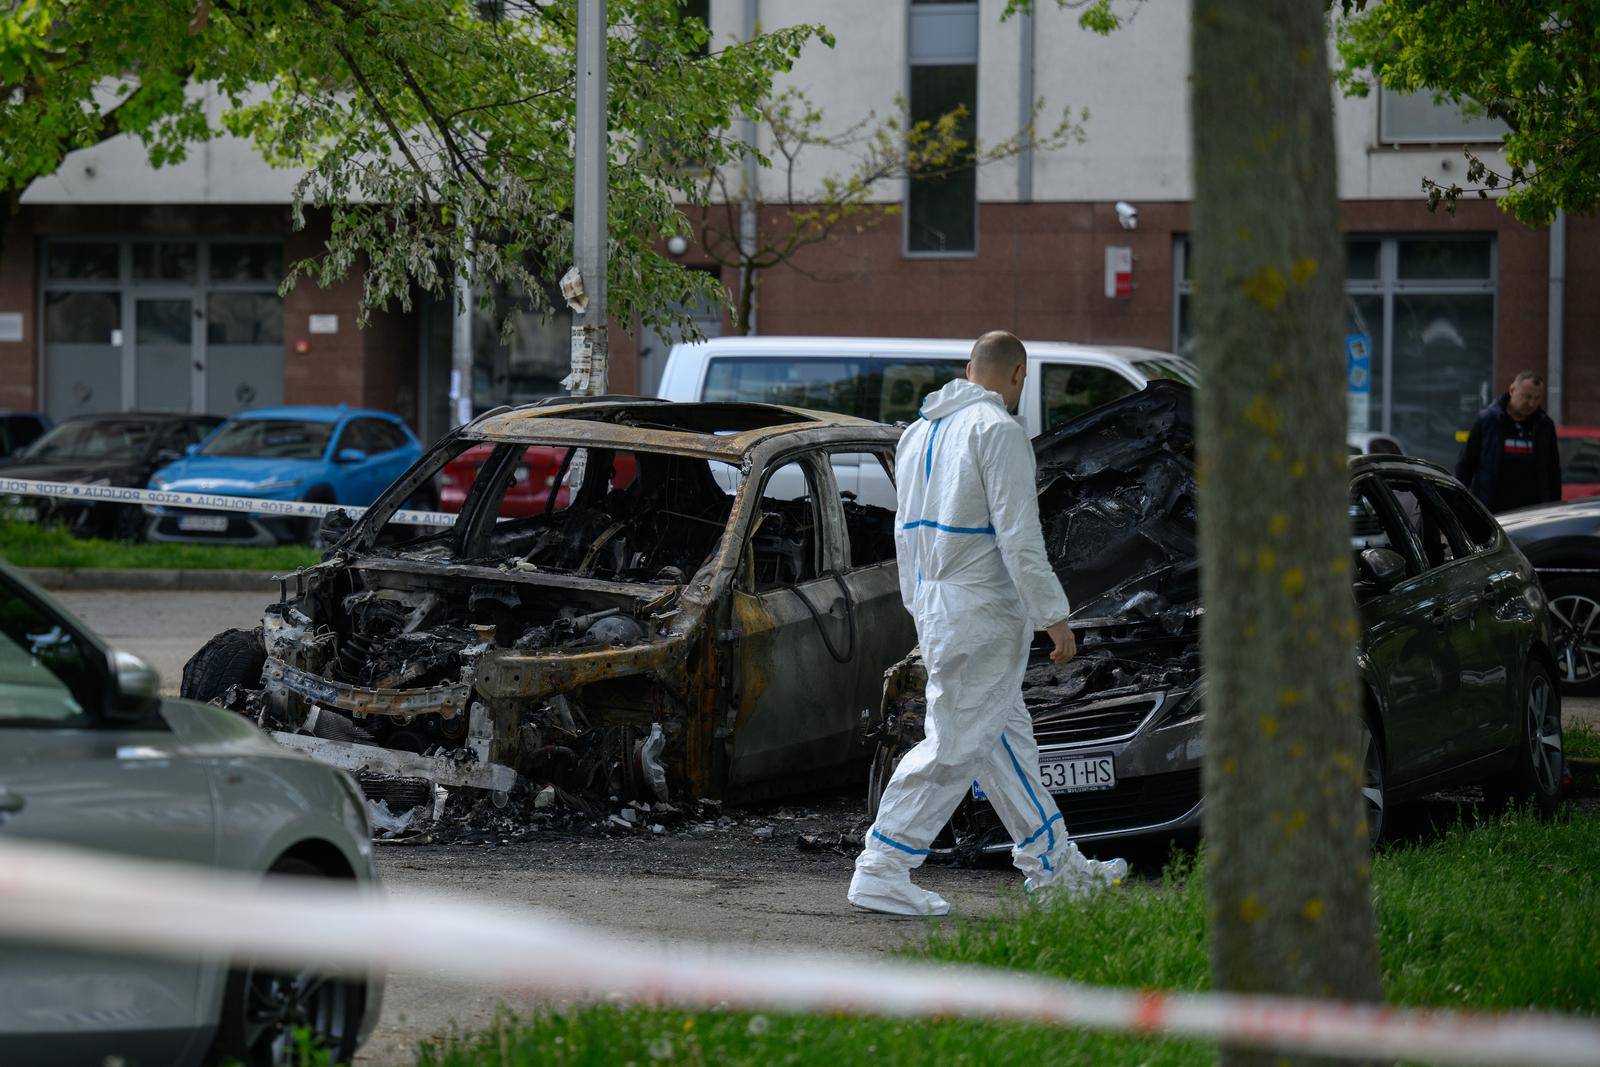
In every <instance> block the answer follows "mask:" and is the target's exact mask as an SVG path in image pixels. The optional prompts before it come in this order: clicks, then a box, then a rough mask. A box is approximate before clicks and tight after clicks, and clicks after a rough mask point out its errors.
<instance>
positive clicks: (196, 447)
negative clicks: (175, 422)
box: [183, 441, 200, 456]
mask: <svg viewBox="0 0 1600 1067" xmlns="http://www.w3.org/2000/svg"><path fill="white" fill-rule="evenodd" d="M183 454H184V455H186V456H198V455H199V454H200V443H199V442H198V441H197V442H195V443H194V444H192V445H185V446H184V449H183Z"/></svg>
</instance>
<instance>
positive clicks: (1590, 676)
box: [1544, 574, 1600, 696]
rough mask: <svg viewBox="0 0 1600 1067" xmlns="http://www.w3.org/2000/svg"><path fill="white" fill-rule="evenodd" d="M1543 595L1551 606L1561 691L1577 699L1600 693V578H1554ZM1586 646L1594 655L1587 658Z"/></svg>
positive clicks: (1571, 576)
mask: <svg viewBox="0 0 1600 1067" xmlns="http://www.w3.org/2000/svg"><path fill="white" fill-rule="evenodd" d="M1544 594H1545V599H1546V600H1547V601H1548V602H1549V605H1550V624H1551V627H1552V628H1553V629H1554V630H1555V631H1556V633H1555V634H1554V635H1553V636H1554V637H1555V639H1556V667H1557V668H1558V669H1559V670H1560V672H1561V688H1562V689H1564V690H1566V691H1567V692H1568V693H1571V694H1573V695H1574V696H1592V695H1594V694H1595V693H1600V576H1592V575H1586V574H1568V575H1563V576H1561V577H1558V578H1551V579H1550V580H1549V581H1547V582H1545V583H1544ZM1574 630H1576V633H1574ZM1569 641H1571V642H1572V644H1571V645H1570V646H1569V644H1568V642H1569ZM1585 645H1587V646H1588V647H1589V648H1591V649H1593V650H1594V651H1592V652H1588V653H1587V654H1586V653H1585V649H1584V646H1585Z"/></svg>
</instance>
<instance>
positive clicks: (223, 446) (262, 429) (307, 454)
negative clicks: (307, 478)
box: [200, 419, 333, 459]
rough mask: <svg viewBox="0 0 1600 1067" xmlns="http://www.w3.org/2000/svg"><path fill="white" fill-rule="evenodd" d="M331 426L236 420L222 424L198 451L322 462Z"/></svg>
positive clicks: (300, 420) (311, 423) (320, 423)
mask: <svg viewBox="0 0 1600 1067" xmlns="http://www.w3.org/2000/svg"><path fill="white" fill-rule="evenodd" d="M331 436H333V423H331V422H311V421H308V420H306V419H239V420H237V421H235V422H230V423H227V424H225V425H224V426H223V427H222V429H220V430H218V431H217V432H216V433H215V434H214V435H213V436H212V438H211V439H210V440H209V441H207V442H206V443H205V444H204V445H203V446H201V448H200V454H201V455H203V456H269V457H273V458H276V459H321V458H322V453H323V452H324V451H325V450H326V449H327V447H328V438H329V437H331Z"/></svg>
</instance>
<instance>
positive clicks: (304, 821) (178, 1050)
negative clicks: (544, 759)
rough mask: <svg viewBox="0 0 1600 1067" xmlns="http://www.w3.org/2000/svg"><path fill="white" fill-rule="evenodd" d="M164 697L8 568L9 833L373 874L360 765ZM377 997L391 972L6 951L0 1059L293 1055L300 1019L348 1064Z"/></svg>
mask: <svg viewBox="0 0 1600 1067" xmlns="http://www.w3.org/2000/svg"><path fill="white" fill-rule="evenodd" d="M160 688H161V681H160V679H159V678H158V677H157V676H156V674H155V672H154V671H152V670H151V669H150V668H149V667H148V666H146V665H145V664H144V663H143V662H142V661H141V660H139V659H138V658H137V657H135V656H132V655H130V654H128V653H126V652H119V651H116V650H114V649H109V648H107V647H106V646H105V645H104V644H102V643H101V642H100V640H99V639H98V638H97V637H95V635H94V634H93V633H92V632H91V631H90V630H89V629H88V628H86V627H85V626H84V625H83V624H82V623H80V622H79V621H78V620H77V619H74V618H73V617H72V616H71V615H70V614H68V613H67V612H66V611H64V610H62V609H61V607H60V606H59V605H58V604H56V603H55V602H54V601H53V600H51V598H50V597H49V596H48V595H46V594H45V593H44V592H43V591H41V590H39V589H38V588H36V587H34V586H33V585H32V584H30V583H29V582H28V581H26V580H25V579H23V578H22V577H20V576H19V575H17V574H16V573H15V572H14V571H12V570H10V569H9V568H7V567H5V566H4V565H3V564H0V836H4V837H8V838H18V839H25V840H33V841H41V842H51V843H54V844H60V845H69V846H72V847H75V848H83V849H91V850H95V851H103V852H112V853H121V854H123V855H130V856H136V857H139V858H140V859H144V860H153V861H158V862H164V863H182V864H191V865H196V866H198V867H200V868H212V869H217V870H223V871H235V872H240V871H242V872H252V873H256V874H266V873H275V874H282V875H299V876H304V877H312V878H330V879H336V880H341V881H351V882H359V883H364V884H366V885H368V886H371V885H374V884H375V883H376V881H377V873H376V870H375V868H374V865H373V857H372V843H371V841H370V840H369V833H370V831H369V828H368V826H367V815H366V807H365V805H364V803H363V800H362V795H361V792H360V791H359V790H358V789H357V787H356V784H355V782H353V781H352V780H351V779H350V777H349V776H348V775H347V774H345V773H343V772H342V771H337V770H334V769H332V768H329V767H323V766H320V765H318V764H316V763H313V762H312V761H311V760H308V759H306V758H305V757H303V756H301V755H299V754H297V753H294V752H290V751H288V750H286V749H284V748H283V747H281V746H279V745H275V744H273V743H272V742H271V741H268V740H267V739H266V737H265V736H264V735H263V734H262V733H261V731H259V730H257V729H255V728H254V727H252V726H251V725H250V724H249V723H247V722H245V721H244V720H243V719H241V718H239V717H238V716H237V715H233V714H230V713H229V712H226V711H223V710H221V709H219V708H213V707H207V706H205V705H202V704H196V703H193V702H191V701H187V700H172V699H163V698H162V697H161V696H160ZM126 919H127V921H128V922H130V923H138V922H141V921H142V916H140V915H139V914H137V913H134V912H130V913H129V914H128V915H127V916H126ZM291 921H292V919H291ZM382 996H383V975H382V974H381V973H372V974H368V975H365V976H360V975H346V976H343V977H329V976H324V975H320V974H318V973H316V972H314V971H307V972H301V973H283V972H281V971H279V970H276V969H273V968H268V967H264V966H259V965H257V964H255V963H254V962H253V961H249V960H235V961H233V962H232V966H230V965H229V961H228V960H227V959H225V958H219V957H215V956H213V957H209V958H205V959H201V958H196V957H182V958H179V957H174V958H172V959H160V958H155V957H147V956H139V955H134V954H128V953H119V952H114V951H106V952H94V951H83V950H76V949H67V948H60V947H50V946H44V945H26V944H16V943H7V944H6V945H5V946H4V949H3V950H0V1050H3V1054H0V1060H3V1061H4V1062H5V1063H7V1064H86V1063H93V1064H103V1063H112V1062H117V1063H130V1064H179V1065H186V1064H196V1063H200V1062H201V1061H202V1060H204V1061H206V1062H213V1063H215V1062H228V1063H241V1062H242V1063H243V1064H245V1065H248V1067H257V1065H261V1064H289V1063H299V1062H301V1060H300V1058H299V1056H298V1054H297V1047H298V1046H297V1044H296V1030H297V1029H302V1028H303V1029H304V1030H305V1031H306V1032H307V1033H308V1035H309V1037H310V1038H311V1039H312V1040H313V1041H315V1042H318V1043H320V1044H321V1046H322V1047H324V1048H325V1049H326V1050H327V1052H328V1054H329V1056H330V1057H331V1059H332V1061H333V1062H337V1063H348V1062H349V1061H350V1058H351V1057H352V1056H353V1055H354V1053H355V1051H356V1049H357V1047H358V1046H359V1045H360V1043H361V1042H362V1041H363V1040H365V1038H366V1037H367V1036H368V1035H369V1034H371V1033H372V1030H373V1027H374V1026H375V1025H376V1024H377V1021H378V1016H379V1014H380V1012H381V1009H382Z"/></svg>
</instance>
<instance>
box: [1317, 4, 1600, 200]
mask: <svg viewBox="0 0 1600 1067" xmlns="http://www.w3.org/2000/svg"><path fill="white" fill-rule="evenodd" d="M1337 2H1338V4H1339V6H1340V7H1341V8H1342V9H1343V13H1344V15H1345V16H1346V17H1344V18H1342V19H1340V20H1339V21H1338V47H1339V55H1340V60H1341V63H1340V67H1339V71H1338V76H1339V82H1340V84H1341V86H1342V87H1343V88H1344V90H1345V92H1347V93H1350V94H1353V95H1357V96H1365V95H1366V94H1367V93H1368V92H1370V91H1371V89H1372V87H1373V86H1374V85H1375V84H1381V85H1382V86H1383V87H1384V88H1386V89H1390V90H1394V91H1397V92H1430V93H1432V94H1433V96H1434V97H1435V99H1436V100H1438V101H1440V102H1447V103H1451V104H1455V105H1457V106H1459V107H1460V108H1462V110H1463V111H1465V112H1466V113H1468V114H1475V115H1489V116H1492V117H1494V118H1497V119H1500V120H1501V121H1502V122H1504V123H1505V124H1506V126H1507V131H1506V134H1505V137H1504V139H1503V140H1502V142H1501V144H1500V145H1499V148H1500V150H1501V151H1502V152H1503V153H1504V156H1505V163H1504V165H1503V166H1502V165H1501V164H1500V163H1499V161H1498V160H1494V159H1485V158H1484V157H1483V155H1482V154H1480V153H1479V152H1478V151H1475V150H1473V149H1471V148H1466V147H1464V148H1463V149H1462V151H1463V152H1464V154H1465V155H1466V157H1467V173H1466V185H1465V186H1462V185H1460V184H1458V183H1455V182H1451V183H1450V184H1448V185H1442V184H1440V183H1438V182H1435V181H1433V180H1432V179H1428V178H1425V179H1423V188H1424V189H1425V190H1426V192H1427V194H1428V202H1429V205H1430V206H1432V207H1437V206H1438V205H1439V204H1441V203H1443V204H1444V205H1445V206H1446V207H1447V208H1451V209H1453V208H1454V206H1455V203H1456V201H1457V200H1458V199H1460V198H1461V197H1463V196H1471V195H1477V196H1480V197H1488V196H1489V195H1490V193H1491V192H1493V191H1495V190H1501V191H1503V192H1504V194H1505V195H1504V196H1503V197H1502V198H1501V201H1500V202H1501V206H1502V207H1504V208H1505V209H1506V210H1507V211H1509V212H1511V213H1512V214H1513V215H1515V216H1516V217H1517V218H1518V219H1520V220H1521V221H1523V222H1526V223H1529V224H1533V225H1536V224H1540V223H1544V222H1548V221H1549V220H1550V218H1551V217H1552V216H1553V215H1554V214H1555V212H1556V210H1557V209H1558V208H1559V209H1565V210H1567V211H1571V212H1574V213H1587V212H1591V211H1594V210H1595V209H1596V208H1600V0H1543V2H1540V3H1531V2H1529V0H1384V2H1383V3H1381V4H1379V3H1374V4H1369V3H1368V2H1367V0H1337Z"/></svg>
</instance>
